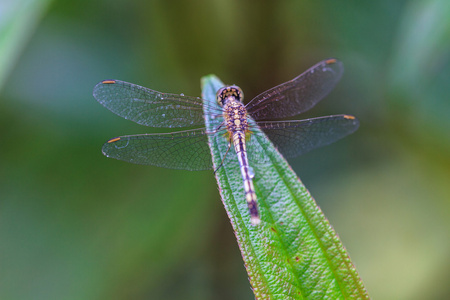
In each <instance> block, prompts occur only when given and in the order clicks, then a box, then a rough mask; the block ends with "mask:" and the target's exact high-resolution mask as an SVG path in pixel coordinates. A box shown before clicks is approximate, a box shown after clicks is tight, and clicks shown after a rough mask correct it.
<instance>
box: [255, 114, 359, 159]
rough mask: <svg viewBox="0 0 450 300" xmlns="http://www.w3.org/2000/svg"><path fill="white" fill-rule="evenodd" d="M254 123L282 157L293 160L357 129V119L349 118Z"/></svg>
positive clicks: (339, 116) (333, 117)
mask: <svg viewBox="0 0 450 300" xmlns="http://www.w3.org/2000/svg"><path fill="white" fill-rule="evenodd" d="M257 124H258V126H259V127H260V128H261V129H262V130H263V131H264V133H265V134H266V135H267V136H268V137H269V139H270V140H271V141H272V142H273V144H274V145H275V146H276V147H277V149H278V151H280V153H281V154H283V155H284V156H285V157H295V156H298V155H301V154H304V153H306V152H308V151H310V150H313V149H316V148H319V147H322V146H325V145H328V144H331V143H333V142H335V141H337V140H339V139H341V138H343V137H345V136H347V135H349V134H351V133H353V132H354V131H355V130H356V129H358V127H359V121H358V119H356V118H355V117H354V116H349V115H335V116H327V117H320V118H313V119H306V120H299V121H279V122H258V123H257Z"/></svg>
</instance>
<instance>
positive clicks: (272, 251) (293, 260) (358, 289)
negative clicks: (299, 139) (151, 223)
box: [202, 75, 369, 300]
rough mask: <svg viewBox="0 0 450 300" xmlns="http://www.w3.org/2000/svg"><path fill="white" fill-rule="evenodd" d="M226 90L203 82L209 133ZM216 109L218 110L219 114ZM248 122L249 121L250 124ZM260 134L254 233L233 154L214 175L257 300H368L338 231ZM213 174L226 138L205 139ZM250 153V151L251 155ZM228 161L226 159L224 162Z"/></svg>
mask: <svg viewBox="0 0 450 300" xmlns="http://www.w3.org/2000/svg"><path fill="white" fill-rule="evenodd" d="M222 86H223V83H222V82H221V81H220V80H219V79H218V78H217V77H215V76H214V75H210V76H206V77H204V78H202V94H203V98H204V99H205V100H206V102H207V103H208V105H205V106H204V109H205V115H206V127H207V130H208V131H214V130H215V129H217V127H218V125H219V124H220V118H214V117H213V116H214V113H213V110H215V108H211V107H212V106H218V104H217V103H216V99H215V98H216V91H217V90H218V89H219V88H221V87H222ZM216 108H217V107H216ZM250 122H252V121H250ZM258 131H259V130H258V129H255V130H253V129H252V132H253V133H258V134H252V135H251V138H252V139H254V138H255V139H257V144H258V148H259V149H252V150H254V151H255V150H256V151H258V152H260V154H261V157H265V160H267V163H262V164H258V165H257V166H254V165H252V167H253V168H254V170H255V178H254V185H255V190H256V195H257V198H258V205H259V210H260V215H261V224H260V225H257V226H252V225H251V224H250V215H249V212H248V208H247V203H246V201H245V195H244V188H243V183H242V178H241V174H240V170H239V166H238V163H237V159H236V154H235V153H234V151H233V149H231V150H230V151H229V153H228V155H231V156H232V157H233V158H232V159H233V160H234V161H232V163H226V164H224V166H222V167H221V168H220V169H219V170H218V171H217V172H216V179H217V182H218V184H219V189H220V194H221V196H222V201H223V204H224V206H225V209H226V211H227V213H228V216H229V218H230V221H231V224H232V226H233V229H234V232H235V235H236V238H237V241H238V243H239V248H240V250H241V253H242V257H243V259H244V263H245V267H246V269H247V273H248V276H249V278H250V283H251V285H252V287H253V292H254V293H255V296H256V298H257V299H283V300H285V299H369V296H368V294H367V291H366V290H365V288H364V286H363V283H362V281H361V279H360V278H359V275H358V273H357V271H356V269H355V267H354V265H353V264H352V262H351V261H350V258H349V256H348V254H347V251H346V250H345V248H344V246H343V245H342V243H341V242H340V240H339V237H338V236H337V234H336V232H335V231H334V230H333V228H332V227H331V225H330V223H329V222H328V220H327V219H326V218H325V216H324V215H323V213H322V211H321V210H320V208H319V207H318V206H317V204H316V203H315V201H314V199H313V198H312V196H311V195H310V194H309V192H308V190H307V189H306V188H305V186H304V185H303V184H302V183H301V181H300V179H299V178H298V177H297V175H296V174H295V173H294V172H293V171H292V169H291V168H290V166H289V164H288V163H287V162H286V160H285V159H284V158H283V157H282V156H281V155H280V154H279V153H278V151H277V150H276V149H275V148H274V146H273V145H272V143H271V142H270V141H269V140H268V139H267V138H266V137H265V136H264V135H262V134H260V132H258ZM209 139H210V140H209V142H210V147H211V152H212V156H213V163H214V166H215V168H217V166H219V165H220V164H221V162H222V159H223V155H224V154H225V153H226V150H227V149H228V141H227V139H226V138H225V137H223V136H211V137H209ZM249 151H250V149H249ZM228 159H229V157H227V160H228Z"/></svg>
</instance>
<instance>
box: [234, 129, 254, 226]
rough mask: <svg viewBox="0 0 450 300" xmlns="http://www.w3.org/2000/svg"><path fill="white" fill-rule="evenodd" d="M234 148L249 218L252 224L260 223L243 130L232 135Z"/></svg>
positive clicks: (252, 175)
mask: <svg viewBox="0 0 450 300" xmlns="http://www.w3.org/2000/svg"><path fill="white" fill-rule="evenodd" d="M232 139H233V145H234V150H235V151H236V154H237V157H238V160H239V166H240V169H241V175H242V180H243V182H244V191H245V200H246V201H247V205H248V209H249V211H250V220H251V223H252V225H258V224H259V223H261V219H260V217H259V213H258V203H257V201H256V193H255V187H254V186H253V179H252V178H253V177H254V174H253V171H252V169H251V167H250V166H249V164H248V157H247V151H246V148H245V132H243V131H236V132H235V133H233V136H232Z"/></svg>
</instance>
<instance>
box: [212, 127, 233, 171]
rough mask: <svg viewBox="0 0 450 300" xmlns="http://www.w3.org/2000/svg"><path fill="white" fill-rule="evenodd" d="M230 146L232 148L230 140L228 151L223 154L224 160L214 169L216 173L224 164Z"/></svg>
mask: <svg viewBox="0 0 450 300" xmlns="http://www.w3.org/2000/svg"><path fill="white" fill-rule="evenodd" d="M221 126H222V125H221ZM230 148H231V141H229V142H228V149H227V152H225V155H224V156H223V158H222V162H221V163H220V165H219V166H218V167H217V169H215V170H214V174H216V172H217V171H219V169H220V168H221V167H222V166H223V162H224V161H225V158H226V157H227V154H228V151H230Z"/></svg>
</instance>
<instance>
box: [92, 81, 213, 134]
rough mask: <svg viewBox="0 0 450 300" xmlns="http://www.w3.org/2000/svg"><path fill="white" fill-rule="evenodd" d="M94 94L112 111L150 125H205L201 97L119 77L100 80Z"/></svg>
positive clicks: (167, 126) (170, 126)
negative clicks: (146, 86)
mask: <svg viewBox="0 0 450 300" xmlns="http://www.w3.org/2000/svg"><path fill="white" fill-rule="evenodd" d="M94 98H95V99H96V100H97V101H98V102H99V103H100V104H102V105H103V106H104V107H106V108H107V109H109V110H110V111H112V112H113V113H115V114H117V115H119V116H121V117H124V118H125V119H128V120H131V121H133V122H136V123H138V124H141V125H146V126H150V127H166V128H173V127H189V126H197V125H202V126H203V125H204V123H205V121H204V119H203V107H202V99H201V98H196V97H189V96H182V95H177V94H167V93H161V92H157V91H154V90H151V89H148V88H145V87H142V86H139V85H136V84H132V83H128V82H125V81H120V80H103V81H101V82H99V83H98V84H97V85H96V86H95V87H94Z"/></svg>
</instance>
